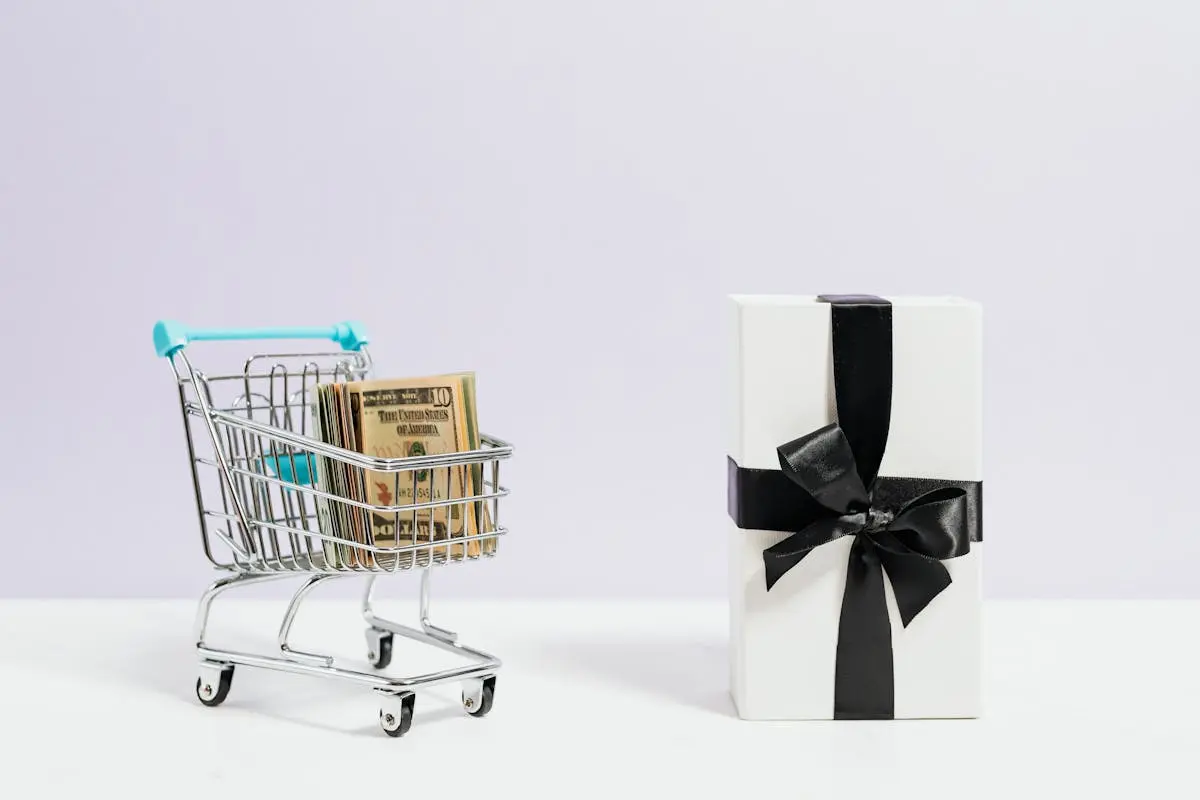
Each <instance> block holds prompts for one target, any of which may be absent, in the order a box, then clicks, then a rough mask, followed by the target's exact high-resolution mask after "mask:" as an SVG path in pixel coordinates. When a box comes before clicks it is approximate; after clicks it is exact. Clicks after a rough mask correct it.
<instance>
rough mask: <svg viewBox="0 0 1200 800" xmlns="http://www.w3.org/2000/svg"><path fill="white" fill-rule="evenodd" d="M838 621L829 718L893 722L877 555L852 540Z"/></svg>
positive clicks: (870, 545) (861, 539)
mask: <svg viewBox="0 0 1200 800" xmlns="http://www.w3.org/2000/svg"><path fill="white" fill-rule="evenodd" d="M847 566H848V568H847V571H846V589H845V592H844V594H843V595H842V615H841V618H840V620H839V622H838V642H837V664H836V666H835V668H834V673H835V674H834V693H833V718H834V719H894V718H895V714H896V708H895V707H896V697H895V694H896V687H895V677H894V674H893V667H892V623H891V621H890V620H889V619H888V608H887V595H886V594H885V593H884V586H883V568H882V563H881V561H880V551H879V548H877V547H876V546H875V544H874V542H872V541H871V540H870V539H868V538H867V537H866V536H863V535H859V536H855V537H854V544H853V545H852V546H851V548H850V559H849V563H848V565H847Z"/></svg>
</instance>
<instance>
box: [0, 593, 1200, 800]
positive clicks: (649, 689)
mask: <svg viewBox="0 0 1200 800" xmlns="http://www.w3.org/2000/svg"><path fill="white" fill-rule="evenodd" d="M221 603H226V605H224V606H222V605H221ZM216 609H217V610H216V611H215V612H214V618H213V628H212V631H211V641H212V643H213V644H217V645H220V644H223V643H227V644H231V645H237V646H239V647H245V646H252V645H253V644H254V643H255V642H256V641H257V642H258V643H259V647H261V648H268V647H270V646H271V644H272V642H273V641H274V636H275V631H276V630H277V627H278V616H279V614H280V613H281V611H282V603H281V602H277V601H265V600H247V601H237V600H221V601H218V604H217V606H216ZM384 609H385V610H389V609H388V608H387V606H385V607H384ZM193 610H194V603H192V602H190V601H175V600H170V601H16V600H8V601H3V602H0V753H2V754H3V758H0V764H2V768H0V787H2V788H0V795H8V796H13V797H22V798H24V797H36V796H42V795H51V794H54V795H57V794H58V793H60V792H63V791H66V790H70V791H76V792H80V791H89V792H93V791H94V790H96V789H98V788H99V787H102V786H117V787H120V788H121V789H122V790H124V791H126V792H128V793H129V794H131V795H132V796H143V795H146V796H156V797H173V796H180V795H182V796H192V795H193V794H196V793H199V792H201V791H205V792H207V791H211V790H215V791H217V792H222V793H228V794H229V795H230V796H232V797H237V796H243V795H245V794H249V793H252V792H264V793H271V795H270V796H274V792H276V791H278V790H284V791H299V792H303V793H304V794H303V796H305V797H315V796H317V794H318V793H320V792H323V791H325V790H329V791H338V792H340V793H341V794H340V795H339V796H346V793H348V792H353V793H354V795H355V796H358V797H375V796H379V797H386V796H391V797H396V796H401V795H400V794H399V793H400V792H414V791H415V792H419V793H421V795H422V796H424V797H437V798H442V797H454V796H460V795H461V796H479V795H480V793H481V792H484V791H490V790H501V789H503V790H509V791H511V792H512V796H514V797H529V796H534V797H540V796H554V797H563V798H569V797H577V796H599V795H605V794H612V793H614V792H625V791H632V793H633V795H632V796H638V795H647V796H648V795H651V794H659V793H662V792H666V793H668V794H669V796H671V797H673V798H674V797H683V796H685V795H703V796H710V795H712V796H719V795H725V796H729V797H734V796H739V797H740V796H746V797H751V798H763V799H764V800H766V798H772V800H774V799H776V798H785V797H787V798H792V797H801V796H803V797H871V798H901V797H919V798H923V800H930V799H931V798H942V797H945V798H955V799H956V800H963V799H965V798H975V797H1006V798H1012V797H1051V796H1059V797H1108V796H1114V797H1134V796H1145V797H1154V798H1162V797H1175V796H1179V797H1194V796H1195V791H1196V790H1195V784H1194V781H1193V780H1192V775H1193V772H1192V765H1193V762H1194V760H1195V759H1196V757H1197V756H1196V752H1197V747H1198V746H1200V732H1198V731H1200V689H1198V688H1197V687H1198V683H1200V682H1198V680H1197V675H1200V669H1198V667H1200V658H1198V648H1197V645H1196V642H1197V637H1198V635H1200V604H1196V603H1115V602H1114V603H1096V602H1090V603H1083V602H1080V603H1033V602H1021V603H1017V602H1003V603H1002V602H990V603H988V604H987V606H986V614H985V622H986V634H985V643H986V644H985V647H986V653H985V665H986V667H985V668H986V676H985V692H986V695H985V714H986V716H985V717H984V718H983V719H980V720H969V721H933V720H931V721H906V722H793V723H752V722H744V721H741V720H739V719H737V717H736V716H735V714H734V710H733V706H732V703H731V701H730V699H729V696H728V693H727V691H726V684H727V651H726V636H727V634H726V630H727V616H726V612H725V607H724V605H723V604H721V603H703V602H696V603H674V604H671V603H662V602H651V601H647V602H644V603H622V604H616V603H566V602H536V603H533V602H531V603H511V602H494V603H487V604H483V603H445V604H443V605H437V604H436V603H435V606H434V611H435V614H434V622H436V623H438V624H440V625H443V626H446V627H450V628H455V629H457V630H459V632H460V634H461V635H462V637H463V640H464V641H465V642H466V643H468V644H473V645H477V646H479V647H481V648H483V649H485V650H490V651H492V652H494V653H496V654H497V655H499V656H500V657H501V658H502V659H504V662H505V663H504V667H503V669H502V670H501V673H500V676H499V681H498V686H497V690H496V704H495V708H494V710H493V711H492V714H491V715H490V716H489V717H487V718H486V719H482V720H477V719H472V718H470V717H468V716H466V715H465V714H464V713H463V712H462V710H461V706H460V703H459V697H458V691H457V687H453V686H447V687H441V688H433V689H430V690H428V691H425V692H423V693H420V694H419V695H418V697H417V706H416V716H415V721H414V724H413V728H412V730H411V731H410V732H409V733H408V735H407V736H405V737H403V738H400V739H389V738H388V737H386V736H384V735H383V733H382V732H381V731H380V730H379V727H378V724H377V709H378V705H377V703H376V698H375V697H373V696H372V694H371V693H370V692H369V691H367V690H365V689H362V688H359V687H357V686H354V685H351V684H343V683H339V682H332V681H327V680H319V679H314V678H310V677H304V676H295V675H286V674H280V673H275V672H265V671H261V670H254V669H251V668H249V667H239V668H238V669H237V672H236V675H235V678H234V681H233V688H232V691H231V693H230V695H229V699H228V700H227V701H226V702H225V704H224V705H222V706H221V707H219V708H205V707H203V706H201V705H200V704H199V703H198V702H197V701H196V699H195V696H194V694H193V684H194V682H195V679H196V671H195V661H194V658H195V657H194V654H193V652H192V651H191V649H190V641H189V640H190V637H191V620H192V613H193ZM392 610H395V611H396V612H398V615H399V612H403V611H410V609H408V608H406V607H404V606H401V605H399V604H397V605H396V607H395V608H394V609H392ZM362 628H363V626H362V624H361V622H360V620H359V618H358V617H357V615H356V609H355V606H354V605H353V604H352V603H348V602H343V601H339V600H330V601H321V600H320V599H314V600H313V601H312V602H311V605H310V607H309V608H307V609H305V610H303V611H302V612H301V616H300V618H299V620H298V621H297V625H296V629H295V641H296V644H297V646H301V647H303V646H306V645H307V646H310V647H314V648H315V647H318V646H322V645H324V646H326V647H327V649H328V650H329V651H330V652H333V653H334V654H342V653H345V654H346V655H347V656H348V659H349V660H348V662H347V663H351V662H352V661H353V659H358V660H359V661H360V662H361V659H362V657H363V651H364V642H363V638H362ZM414 659H415V660H414ZM424 663H426V662H425V661H424V660H422V659H418V658H416V657H415V655H414V654H412V653H411V652H410V650H409V648H408V646H402V645H401V643H400V641H399V640H397V646H396V656H395V660H394V662H393V664H394V667H395V668H399V669H403V668H404V666H418V665H419V664H424ZM418 668H419V666H418ZM638 787H642V790H640V791H639V790H638ZM9 789H13V790H15V791H13V792H11V793H10V792H9V791H8V790H9ZM435 792H436V794H433V793H435ZM735 792H736V793H737V794H736V795H735V794H733V793H735ZM1060 793H1061V794H1060ZM263 796H268V795H266V794H264V795H263ZM408 796H410V797H411V796H414V795H411V794H410V795H408Z"/></svg>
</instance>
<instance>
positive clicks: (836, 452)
mask: <svg viewBox="0 0 1200 800" xmlns="http://www.w3.org/2000/svg"><path fill="white" fill-rule="evenodd" d="M819 299H820V300H822V301H823V302H827V303H830V304H831V306H832V308H831V310H830V311H831V317H830V321H831V326H832V331H831V332H832V338H833V378H834V396H835V401H836V403H837V420H838V421H837V422H836V423H834V424H832V425H826V426H825V427H823V428H819V429H818V430H816V431H813V432H812V433H809V434H806V435H805V436H801V437H800V438H798V439H794V440H793V441H790V442H787V443H785V444H782V445H780V446H779V448H778V456H779V466H780V469H779V470H768V469H748V468H745V467H741V466H739V465H738V464H736V463H735V462H734V461H733V459H732V458H731V459H729V498H728V499H729V515H730V516H731V517H732V518H733V520H734V522H735V523H736V524H737V526H738V527H739V528H743V529H746V530H772V531H792V532H793V533H792V535H791V536H788V537H787V538H785V539H784V540H783V541H781V542H779V543H778V544H776V545H774V546H772V547H768V548H767V549H766V550H764V551H763V566H764V570H765V575H766V586H767V590H768V591H770V589H771V587H772V586H774V585H775V584H776V582H777V581H778V580H779V579H780V578H782V577H783V576H784V574H786V573H787V571H788V570H790V569H791V568H792V567H794V566H796V564H798V563H800V561H801V560H803V559H804V557H805V556H807V555H808V554H809V553H810V552H812V550H813V549H815V548H817V547H820V546H821V545H823V544H827V543H829V542H832V541H834V540H835V539H840V538H842V537H844V536H853V537H854V542H853V544H852V545H851V548H850V557H849V562H848V569H847V574H846V588H845V590H844V593H843V596H842V610H841V616H840V620H839V623H838V642H837V656H836V665H835V668H834V673H835V674H834V714H833V716H834V719H892V718H894V716H895V677H894V669H893V662H892V658H893V656H892V626H891V622H890V621H889V619H888V610H887V596H886V594H885V590H884V584H883V576H884V574H885V573H886V574H887V577H888V580H889V581H890V582H891V584H892V590H893V593H894V594H895V597H896V605H897V607H898V609H899V611H900V619H901V622H902V623H903V624H904V626H905V627H907V626H908V624H909V623H910V622H912V620H913V619H915V618H916V616H917V615H918V614H920V613H921V612H922V611H923V610H924V609H925V608H926V607H927V606H928V605H929V603H931V602H932V601H933V600H934V598H936V597H937V596H938V595H939V594H940V593H941V592H942V590H944V589H945V588H946V587H948V586H949V585H950V584H951V579H950V572H949V570H947V569H946V567H945V565H944V564H942V563H941V562H942V561H943V560H945V559H950V558H957V557H958V556H962V555H965V554H966V553H968V552H969V551H970V548H971V542H972V541H980V540H981V539H982V534H983V520H982V503H983V486H982V484H981V483H980V482H978V481H954V480H935V479H929V478H904V477H887V476H880V475H879V474H878V473H879V465H880V463H882V461H883V454H884V451H885V449H886V448H887V439H888V430H889V428H890V426H891V405H892V306H891V303H889V302H888V301H887V300H884V299H882V298H879V297H874V296H871V295H822V296H821V297H820V298H819ZM781 402H786V399H781Z"/></svg>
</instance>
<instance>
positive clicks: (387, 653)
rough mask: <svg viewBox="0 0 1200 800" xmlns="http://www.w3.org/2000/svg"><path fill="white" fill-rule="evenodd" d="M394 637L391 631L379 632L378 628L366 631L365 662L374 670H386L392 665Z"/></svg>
mask: <svg viewBox="0 0 1200 800" xmlns="http://www.w3.org/2000/svg"><path fill="white" fill-rule="evenodd" d="M394 638H395V637H393V636H392V632H391V631H381V630H379V629H378V628H368V629H367V660H368V661H370V662H371V666H373V667H375V669H387V666H388V664H391V663H392V641H393V640H394Z"/></svg>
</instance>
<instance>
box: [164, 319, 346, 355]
mask: <svg viewBox="0 0 1200 800" xmlns="http://www.w3.org/2000/svg"><path fill="white" fill-rule="evenodd" d="M231 339H242V340H246V339H329V340H332V341H335V342H337V343H338V344H340V345H341V346H342V349H343V350H359V349H361V348H362V346H363V345H365V344H367V343H368V341H369V340H368V337H367V331H366V329H364V328H363V326H362V325H361V324H359V323H357V322H339V323H338V324H337V325H331V326H329V327H326V328H215V329H213V328H209V329H204V328H189V327H187V326H186V325H181V324H179V323H178V322H170V321H167V320H159V321H158V322H156V323H154V349H155V350H156V351H157V352H158V354H159V355H160V356H169V355H172V354H174V353H177V352H179V351H180V350H182V349H183V348H184V347H186V346H187V345H188V343H189V342H213V341H227V340H231Z"/></svg>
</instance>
